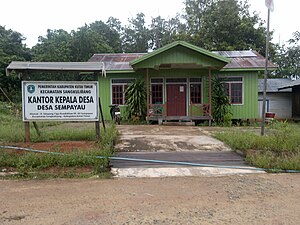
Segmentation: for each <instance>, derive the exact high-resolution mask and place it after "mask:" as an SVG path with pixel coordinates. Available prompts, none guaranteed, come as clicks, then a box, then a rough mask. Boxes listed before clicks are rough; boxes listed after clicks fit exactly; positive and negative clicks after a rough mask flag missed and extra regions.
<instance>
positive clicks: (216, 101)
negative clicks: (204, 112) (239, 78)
mask: <svg viewBox="0 0 300 225" xmlns="http://www.w3.org/2000/svg"><path fill="white" fill-rule="evenodd" d="M212 113H213V119H214V121H215V122H216V123H217V124H218V125H221V124H224V123H225V124H224V125H226V126H229V125H231V117H232V114H231V105H230V103H229V99H228V96H227V95H226V92H225V88H224V85H223V83H222V81H221V79H220V78H219V77H218V76H216V77H214V78H213V80H212Z"/></svg>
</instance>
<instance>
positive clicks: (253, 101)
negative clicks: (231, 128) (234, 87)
mask: <svg viewBox="0 0 300 225" xmlns="http://www.w3.org/2000/svg"><path fill="white" fill-rule="evenodd" d="M219 75H220V76H221V77H222V76H225V77H228V76H237V77H243V104H237V105H234V104H233V105H232V106H231V108H232V113H233V119H257V118H258V104H257V101H258V82H257V80H258V74H257V72H219Z"/></svg>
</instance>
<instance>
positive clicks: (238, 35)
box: [184, 0, 266, 54]
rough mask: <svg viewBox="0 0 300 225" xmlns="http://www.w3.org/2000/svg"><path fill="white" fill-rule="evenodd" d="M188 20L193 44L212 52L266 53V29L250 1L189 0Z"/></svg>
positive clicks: (186, 2)
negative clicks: (250, 8)
mask: <svg viewBox="0 0 300 225" xmlns="http://www.w3.org/2000/svg"><path fill="white" fill-rule="evenodd" d="M184 17H185V19H186V20H187V25H188V33H189V36H190V37H191V38H190V40H188V41H190V42H191V43H192V44H195V45H198V46H201V47H203V48H206V49H208V50H236V49H255V50H257V51H258V52H260V53H261V54H264V48H265V47H264V46H265V34H266V29H265V28H264V27H263V21H262V20H261V19H260V18H259V16H258V14H255V13H254V14H253V15H250V13H249V5H248V2H247V1H241V0H239V1H236V0H227V1H222V0H216V1H212V0H186V1H185V15H184Z"/></svg>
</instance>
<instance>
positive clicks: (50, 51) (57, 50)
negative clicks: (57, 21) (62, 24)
mask: <svg viewBox="0 0 300 225" xmlns="http://www.w3.org/2000/svg"><path fill="white" fill-rule="evenodd" d="M71 39H72V37H71V35H70V34H69V33H68V32H67V31H65V30H62V29H60V30H50V29H48V30H47V34H46V36H45V37H43V36H40V37H39V39H38V44H36V45H35V46H33V47H32V53H33V61H38V62H39V61H46V62H68V61H71V59H72V52H71V48H70V47H71Z"/></svg>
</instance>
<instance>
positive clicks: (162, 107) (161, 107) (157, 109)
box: [149, 104, 167, 117]
mask: <svg viewBox="0 0 300 225" xmlns="http://www.w3.org/2000/svg"><path fill="white" fill-rule="evenodd" d="M166 115H167V104H149V117H161V116H166Z"/></svg>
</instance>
